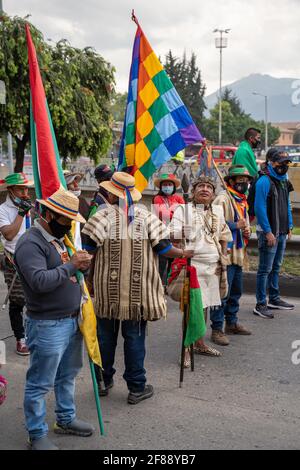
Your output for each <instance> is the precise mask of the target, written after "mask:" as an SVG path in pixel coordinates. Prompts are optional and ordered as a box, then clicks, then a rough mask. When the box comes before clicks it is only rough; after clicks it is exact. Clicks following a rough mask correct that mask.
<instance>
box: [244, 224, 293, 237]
mask: <svg viewBox="0 0 300 470" xmlns="http://www.w3.org/2000/svg"><path fill="white" fill-rule="evenodd" d="M251 230H252V233H255V232H256V226H255V225H253V226H252V227H251ZM293 235H300V227H294V228H293Z"/></svg>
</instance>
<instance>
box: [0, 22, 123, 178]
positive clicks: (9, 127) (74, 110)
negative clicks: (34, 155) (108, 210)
mask: <svg viewBox="0 0 300 470" xmlns="http://www.w3.org/2000/svg"><path fill="white" fill-rule="evenodd" d="M26 22H27V21H26V19H22V18H19V17H14V18H10V17H8V16H6V15H4V16H2V18H1V23H0V46H1V49H0V80H3V81H4V82H5V86H6V105H1V106H0V130H1V131H5V132H8V131H9V132H11V134H12V135H13V136H14V139H15V142H16V166H15V171H22V168H23V160H24V151H25V147H26V145H27V143H28V141H29V96H30V95H29V74H28V58H27V45H26V37H25V23H26ZM30 30H31V35H32V38H33V41H34V44H35V47H36V51H37V56H38V61H39V66H40V70H41V74H42V79H43V83H44V86H45V92H46V96H47V100H48V104H49V108H50V112H51V115H52V120H53V126H54V129H55V133H56V137H57V142H58V147H59V151H60V153H61V155H63V156H64V157H66V156H68V155H69V156H71V157H77V156H78V155H80V154H82V153H86V154H87V155H88V156H90V157H91V158H93V159H94V160H95V161H97V160H98V159H99V157H101V155H103V154H105V153H106V151H107V149H108V147H109V145H110V142H111V130H110V123H111V115H110V110H109V107H110V99H111V96H112V93H113V88H114V68H113V67H111V65H110V64H108V63H107V62H106V61H105V60H104V59H103V58H102V57H101V56H100V55H99V54H97V53H96V52H95V51H94V50H93V49H91V48H85V49H83V50H80V49H76V48H73V47H72V46H70V45H69V43H68V42H67V41H65V40H62V41H59V42H58V43H57V45H56V46H55V47H51V46H50V45H49V44H47V43H46V42H45V41H44V39H43V36H42V33H41V32H39V31H38V30H37V29H36V28H35V27H34V26H33V25H30Z"/></svg>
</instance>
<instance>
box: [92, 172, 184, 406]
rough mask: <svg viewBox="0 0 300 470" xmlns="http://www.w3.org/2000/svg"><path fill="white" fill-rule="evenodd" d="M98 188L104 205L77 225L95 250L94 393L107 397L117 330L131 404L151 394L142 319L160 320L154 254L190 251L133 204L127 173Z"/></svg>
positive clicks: (162, 308) (159, 285)
mask: <svg viewBox="0 0 300 470" xmlns="http://www.w3.org/2000/svg"><path fill="white" fill-rule="evenodd" d="M100 186H101V187H103V188H104V189H105V190H106V191H107V193H108V202H109V205H108V206H107V207H103V208H100V209H99V210H98V212H97V213H96V214H95V215H94V216H93V217H91V218H90V219H89V220H88V222H87V224H86V225H85V227H84V229H83V233H84V234H86V235H87V236H88V237H89V240H88V244H89V246H90V247H92V246H94V249H95V271H94V278H93V286H94V293H95V302H94V306H95V312H96V315H97V316H98V320H99V321H98V325H99V333H98V334H99V344H100V349H101V356H102V363H103V368H104V371H103V378H104V388H103V387H102V384H101V382H99V394H100V395H101V396H105V395H107V394H108V393H109V389H110V388H111V387H112V386H113V375H114V373H115V369H114V358H115V350H116V346H117V340H118V332H119V329H121V330H122V335H123V338H124V356H125V373H124V375H123V377H124V379H125V381H126V383H127V387H128V390H129V395H128V399H127V400H128V403H129V404H131V405H134V404H137V403H139V402H140V401H142V400H145V399H146V398H150V397H151V396H152V395H153V387H152V385H147V384H146V371H145V369H144V359H145V354H146V351H145V332H146V324H147V321H155V320H159V319H160V318H164V317H165V316H166V310H167V309H166V302H165V298H164V291H163V286H162V283H161V280H160V276H159V272H158V269H157V262H156V260H157V255H160V254H165V256H168V257H172V258H173V257H174V258H177V257H182V256H185V257H191V256H192V252H191V251H187V250H182V249H178V248H175V247H174V246H173V245H172V243H171V242H170V240H169V232H168V230H167V227H166V226H165V224H163V223H162V222H161V221H159V219H158V218H157V217H156V215H154V214H152V213H151V212H149V211H147V210H146V209H145V208H144V206H138V205H136V204H134V203H135V202H137V201H139V200H140V199H141V197H142V195H141V193H140V192H139V191H138V190H137V189H136V188H135V179H134V177H133V176H131V175H129V174H128V173H123V172H116V173H114V175H113V176H112V178H111V180H110V181H105V182H103V183H101V184H100ZM98 380H99V377H98Z"/></svg>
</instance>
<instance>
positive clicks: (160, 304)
mask: <svg viewBox="0 0 300 470" xmlns="http://www.w3.org/2000/svg"><path fill="white" fill-rule="evenodd" d="M83 233H84V234H86V235H88V236H89V237H90V239H91V240H92V241H93V242H94V243H95V244H96V246H97V248H98V249H97V253H96V261H95V271H94V293H95V303H94V306H95V312H96V315H97V316H98V317H100V318H107V319H117V320H134V321H140V320H141V319H142V318H143V319H144V320H150V321H151V320H158V319H159V318H161V317H165V316H166V303H165V299H164V292H163V286H162V283H161V280H160V276H159V272H158V260H157V258H158V257H157V254H159V253H160V252H161V251H162V249H163V248H164V246H166V245H168V244H169V245H170V242H169V241H168V239H169V232H168V229H167V228H166V226H165V225H164V224H163V223H162V222H161V221H160V220H159V219H158V218H157V217H156V216H155V215H153V214H151V213H150V212H148V211H147V210H146V209H144V208H140V207H137V206H135V208H134V221H133V222H132V223H131V224H130V225H129V226H128V224H127V217H126V215H125V213H124V212H123V211H122V210H121V209H119V208H118V207H117V206H109V207H108V208H105V209H101V210H99V211H98V212H97V213H96V214H95V215H94V216H93V217H91V219H89V221H88V222H87V224H86V225H85V227H84V229H83ZM163 251H165V250H163Z"/></svg>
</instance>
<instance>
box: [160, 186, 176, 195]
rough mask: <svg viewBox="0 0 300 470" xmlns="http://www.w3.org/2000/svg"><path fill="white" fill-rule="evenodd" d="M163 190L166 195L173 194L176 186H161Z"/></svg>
mask: <svg viewBox="0 0 300 470" xmlns="http://www.w3.org/2000/svg"><path fill="white" fill-rule="evenodd" d="M161 190H162V192H163V193H164V194H165V195H166V196H171V195H172V194H173V191H174V186H173V185H172V186H163V187H162V188H161Z"/></svg>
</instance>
